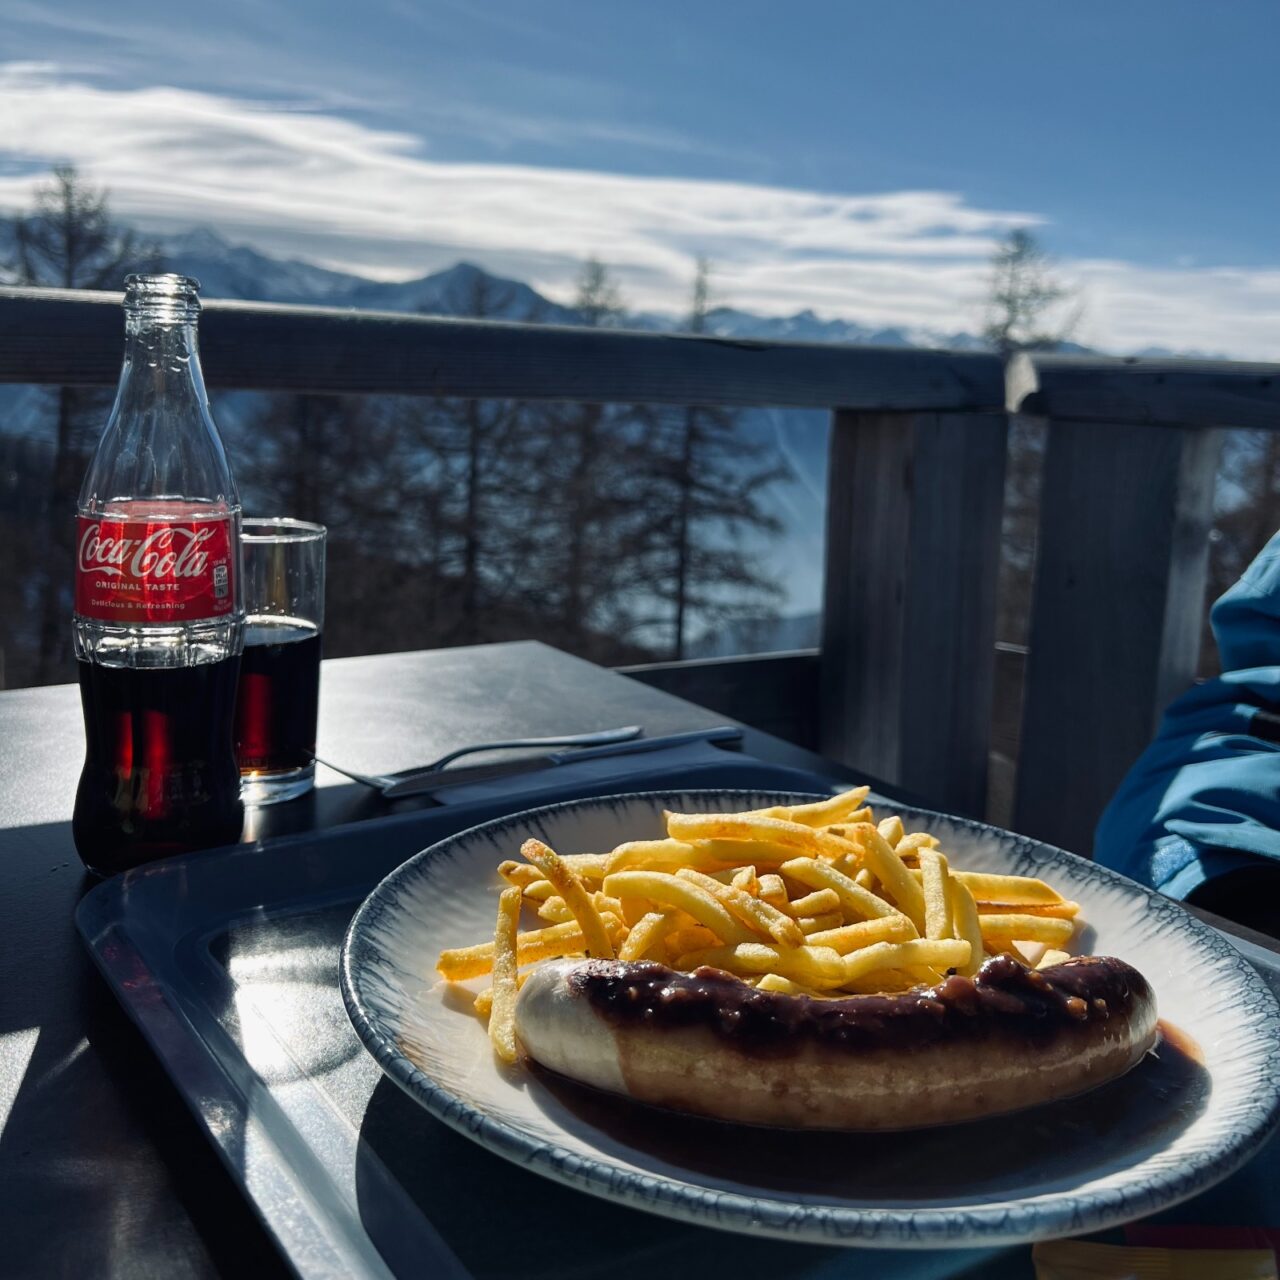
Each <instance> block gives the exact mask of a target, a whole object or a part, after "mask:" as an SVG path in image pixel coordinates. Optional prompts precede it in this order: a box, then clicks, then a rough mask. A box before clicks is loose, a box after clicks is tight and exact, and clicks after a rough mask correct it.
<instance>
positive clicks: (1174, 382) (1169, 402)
mask: <svg viewBox="0 0 1280 1280" xmlns="http://www.w3.org/2000/svg"><path fill="white" fill-rule="evenodd" d="M1008 385H1009V394H1008V408H1009V412H1010V413H1026V414H1032V415H1034V416H1037V417H1045V418H1058V419H1069V420H1071V421H1075V422H1130V423H1135V424H1140V425H1144V426H1148V425H1149V426H1179V427H1248V428H1256V427H1261V428H1264V429H1267V430H1275V429H1277V428H1280V364H1245V363H1241V362H1238V361H1232V360H1165V359H1149V358H1146V357H1138V356H1133V357H1126V358H1115V359H1109V358H1107V357H1105V356H1055V355H1048V354H1041V353H1039V352H1024V353H1023V354H1021V355H1017V356H1015V357H1014V358H1013V360H1011V361H1010V364H1009V374H1008Z"/></svg>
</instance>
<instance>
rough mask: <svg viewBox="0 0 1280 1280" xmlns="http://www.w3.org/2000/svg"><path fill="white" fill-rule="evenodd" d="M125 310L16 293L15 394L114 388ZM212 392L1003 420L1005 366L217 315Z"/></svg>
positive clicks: (265, 307)
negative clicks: (985, 412)
mask: <svg viewBox="0 0 1280 1280" xmlns="http://www.w3.org/2000/svg"><path fill="white" fill-rule="evenodd" d="M119 304H120V295H119V294H111V293H87V292H76V291H69V290H50V289H12V288H10V289H0V382H25V383H49V384H55V385H57V384H68V385H72V384H93V383H113V382H114V381H115V380H116V377H117V375H118V373H119V369H120V356H121V352H122V350H123V337H122V320H121V315H120V305H119ZM200 330H201V340H200V341H201V360H202V364H203V367H204V372H205V378H206V380H207V381H208V383H209V385H210V386H216V387H239V388H243V389H249V390H259V391H268V390H277V391H306V392H316V393H325V392H333V393H350V394H370V393H376V392H385V393H387V394H392V395H422V396H464V397H475V398H482V397H492V398H497V399H504V398H510V399H520V400H578V401H589V402H603V401H618V402H624V403H636V404H642V403H650V404H716V405H742V406H764V405H776V406H782V405H787V406H796V407H807V408H821V409H829V408H830V407H831V406H832V405H833V404H849V405H855V406H858V407H860V408H866V409H932V408H947V409H956V408H996V407H999V406H1000V405H1002V404H1003V403H1004V398H1005V388H1004V370H1003V366H1002V364H1001V362H1000V360H999V359H998V358H997V357H995V356H992V355H983V354H980V353H959V352H950V351H921V350H915V349H912V348H877V347H853V346H836V345H834V344H818V343H810V344H804V343H794V342H791V343H788V342H753V341H746V340H741V339H736V338H735V339H729V338H716V337H704V336H690V335H680V334H663V333H628V332H624V331H621V330H612V329H587V328H582V329H578V328H568V327H564V326H556V325H526V324H505V323H503V324H499V323H492V322H489V321H478V320H445V319H438V318H434V317H428V316H416V315H405V314H400V313H395V312H362V311H351V310H347V311H343V310H337V309H333V308H322V307H286V306H277V305H271V304H267V303H248V302H220V301H216V300H215V301H211V302H208V303H206V305H205V308H204V315H203V317H202V319H201V322H200Z"/></svg>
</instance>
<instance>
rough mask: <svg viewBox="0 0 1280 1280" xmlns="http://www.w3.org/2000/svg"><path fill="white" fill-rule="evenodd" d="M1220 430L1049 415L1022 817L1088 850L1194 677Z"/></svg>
mask: <svg viewBox="0 0 1280 1280" xmlns="http://www.w3.org/2000/svg"><path fill="white" fill-rule="evenodd" d="M1219 446H1220V434H1219V433H1218V432H1215V431H1209V430H1205V429H1200V428H1191V427H1156V426H1135V425H1132V424H1127V423H1125V424H1117V423H1097V422H1072V421H1066V420H1059V419H1055V420H1053V421H1052V422H1051V423H1050V428H1049V445H1048V450H1047V453H1046V456H1045V471H1044V488H1043V493H1042V498H1041V505H1040V547H1039V556H1038V566H1037V572H1036V585H1035V598H1034V603H1033V606H1032V616H1031V639H1030V655H1029V658H1028V665H1027V687H1026V694H1025V702H1024V715H1023V730H1022V754H1021V759H1020V761H1019V765H1018V783H1017V799H1016V803H1015V809H1014V825H1015V826H1016V828H1017V830H1019V831H1023V832H1025V833H1026V834H1028V835H1033V836H1038V837H1040V838H1041V839H1044V840H1049V841H1051V842H1053V843H1055V844H1058V845H1061V846H1062V847H1063V848H1066V849H1070V850H1071V851H1072V852H1073V853H1080V854H1084V855H1086V856H1087V855H1088V854H1089V853H1091V851H1092V849H1093V831H1094V827H1095V826H1096V825H1097V821H1098V818H1099V816H1100V815H1101V813H1102V810H1103V808H1104V807H1105V805H1106V803H1107V801H1108V800H1109V799H1110V797H1111V795H1112V793H1113V792H1114V791H1115V789H1116V787H1117V786H1118V785H1119V783H1120V780H1121V779H1122V778H1123V777H1124V774H1125V771H1126V770H1127V769H1128V768H1129V766H1130V765H1131V764H1132V763H1133V761H1134V760H1135V759H1136V758H1137V757H1138V755H1139V753H1140V752H1141V751H1142V749H1143V748H1144V747H1145V746H1146V745H1147V743H1148V742H1149V741H1150V740H1151V736H1152V733H1153V732H1154V730H1155V728H1156V725H1157V723H1158V721H1159V717H1160V715H1161V713H1162V712H1163V711H1164V708H1165V707H1166V706H1167V705H1168V703H1169V701H1170V699H1172V698H1173V697H1174V696H1175V695H1177V694H1178V693H1180V692H1181V691H1182V690H1183V689H1185V688H1187V686H1188V685H1189V684H1190V683H1191V680H1192V678H1193V677H1194V674H1195V669H1196V663H1197V660H1198V657H1199V652H1200V630H1201V626H1202V623H1203V619H1204V608H1205V576H1206V567H1207V563H1208V551H1209V530H1210V527H1211V524H1212V517H1213V488H1214V476H1215V473H1216V470H1217V461H1218V451H1219Z"/></svg>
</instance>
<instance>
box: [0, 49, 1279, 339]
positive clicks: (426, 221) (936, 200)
mask: <svg viewBox="0 0 1280 1280" xmlns="http://www.w3.org/2000/svg"><path fill="white" fill-rule="evenodd" d="M6 157H7V158H9V159H11V160H19V161H23V162H27V164H26V165H24V166H23V169H24V171H22V172H18V173H14V174H11V175H8V176H0V206H9V207H19V206H22V205H24V204H26V203H27V201H28V200H29V199H30V195H31V191H32V188H33V187H34V185H35V184H36V182H37V181H38V180H39V178H40V175H39V173H35V174H33V173H32V172H31V171H30V168H29V162H31V161H44V162H52V161H54V160H69V161H72V162H74V163H75V164H77V165H78V166H80V167H81V168H82V169H83V170H84V172H85V173H86V174H88V175H89V176H90V177H91V178H92V179H93V180H94V181H97V182H101V183H105V184H106V185H107V186H108V187H109V188H110V190H111V197H112V201H113V204H114V207H115V208H116V209H117V211H118V212H119V213H120V214H121V215H123V216H125V217H127V218H130V219H133V220H136V221H141V222H144V223H145V222H150V223H151V224H152V225H169V226H189V225H195V224H206V225H212V226H214V227H217V228H219V229H220V230H222V231H224V232H225V233H228V234H231V235H234V236H238V237H240V238H243V239H245V240H248V241H250V242H253V243H257V244H259V245H262V246H263V247H266V248H269V249H271V250H273V251H275V252H279V251H281V249H282V248H285V247H286V246H287V247H288V248H289V249H290V250H291V251H292V252H294V253H298V254H302V255H305V256H309V257H312V258H314V259H317V260H323V261H324V262H325V265H330V266H335V267H341V268H344V269H347V270H352V271H357V272H360V273H362V274H368V275H376V276H379V277H381V278H404V277H409V276H412V275H414V274H418V273H420V272H422V271H424V270H428V269H432V268H434V267H437V266H439V265H442V263H443V262H445V261H448V260H451V259H453V258H456V257H460V256H467V255H469V256H473V257H475V258H478V259H479V260H480V261H482V262H486V263H490V264H493V265H495V266H499V267H500V268H501V269H504V270H508V271H517V272H520V273H522V274H523V275H524V276H525V277H526V278H528V279H529V280H530V281H531V282H532V283H534V284H535V285H537V286H540V287H542V288H544V289H547V290H549V291H551V292H553V293H555V292H558V293H560V294H561V295H562V296H563V295H564V294H565V292H566V291H567V290H568V288H569V287H570V282H571V281H572V279H573V277H574V275H575V273H576V271H577V269H578V264H579V263H580V262H581V260H582V258H583V257H585V256H586V255H587V254H595V255H596V256H598V257H600V258H602V259H604V260H605V261H606V262H608V263H610V264H611V265H612V266H613V267H614V268H615V269H616V270H617V272H618V274H619V277H620V279H621V281H622V283H623V286H624V288H625V290H626V293H627V295H628V300H629V301H630V302H631V303H632V305H635V306H640V307H652V308H657V309H665V310H674V309H677V308H678V307H679V306H680V305H681V301H682V298H683V295H684V293H685V290H686V289H687V286H688V281H689V277H690V273H691V262H692V259H693V257H694V256H695V255H697V254H700V253H705V254H707V255H709V256H710V257H711V258H712V259H713V260H714V261H715V263H716V267H717V270H716V281H717V285H718V287H719V290H720V295H721V298H722V299H723V300H724V301H727V302H730V303H732V304H734V305H736V306H741V307H748V308H752V309H756V310H761V311H769V312H781V311H794V310H797V309H799V308H801V307H812V308H813V309H814V310H815V311H818V312H819V313H820V314H824V315H839V316H843V317H846V318H849V319H855V320H859V321H862V322H863V323H868V324H877V325H890V324H896V325H920V326H929V327H933V328H937V329H944V330H950V329H962V328H967V329H972V328H974V326H975V324H976V323H977V322H978V320H979V316H980V311H981V301H982V297H983V293H984V288H985V283H986V275H987V266H986V262H987V257H988V255H989V253H990V251H991V247H992V244H993V242H994V239H995V238H996V237H997V236H998V235H1000V234H1001V233H1002V232H1004V231H1006V230H1007V229H1009V228H1010V227H1014V226H1025V225H1034V224H1036V223H1038V222H1040V221H1042V219H1040V218H1039V217H1037V216H1036V215H1034V214H1032V213H1029V212H1019V211H1001V210H985V209H978V208H974V207H973V206H972V205H970V204H967V203H966V202H965V201H964V200H963V198H962V197H961V196H959V195H957V194H955V193H951V192H940V191H900V192H891V193H887V194H881V195H871V196H847V195H838V194H832V193H822V192H814V191H798V190H790V189H782V188H776V187H764V186H757V185H751V184H746V183H731V182H706V181H696V180H687V179H663V178H649V177H627V176H621V175H617V174H610V173H601V172H588V171H579V170H567V169H549V168H536V167H533V166H528V165H514V164H460V163H442V162H440V161H436V160H433V159H431V157H430V155H429V154H428V153H427V151H426V148H425V145H424V142H423V140H422V139H420V138H419V137H417V136H415V135H412V134H409V133H405V132H391V131H387V130H379V129H374V128H371V127H368V126H365V125H362V124H360V123H357V122H355V121H353V120H350V119H345V118H342V117H341V116H338V115H336V114H332V113H325V112H323V111H317V110H305V109H299V108H298V104H296V103H295V104H280V103H267V102H252V101H248V100H245V99H241V98H234V97H230V96H221V95H215V94H211V93H201V92H195V91H191V90H185V89H177V88H167V87H162V86H153V87H146V88H138V89H121V88H119V87H114V86H110V85H104V84H100V83H94V82H92V81H91V80H90V79H89V78H87V77H84V76H80V77H77V76H75V75H72V74H69V73H68V72H66V71H65V70H60V69H58V68H55V67H51V66H48V65H36V64H25V65H23V64H9V65H7V66H0V159H4V158H6ZM1062 274H1063V275H1064V276H1066V277H1068V278H1071V279H1073V280H1077V281H1078V282H1079V283H1080V284H1081V286H1082V287H1083V290H1084V293H1085V297H1086V302H1087V317H1088V322H1087V327H1088V332H1087V334H1086V335H1084V336H1086V337H1088V338H1089V339H1090V340H1091V341H1094V342H1096V343H1098V344H1100V345H1103V346H1105V347H1108V348H1114V349H1132V348H1134V347H1140V346H1145V345H1148V344H1160V345H1165V346H1170V347H1175V348H1185V347H1199V348H1204V349H1208V350H1215V351H1230V352H1232V353H1233V354H1236V355H1240V356H1251V357H1259V358H1265V357H1273V358H1274V357H1275V356H1277V355H1280V269H1277V270H1275V271H1259V272H1248V271H1240V270H1226V269H1212V268H1204V267H1201V268H1196V269H1190V268H1188V269H1176V268H1172V267H1171V268H1169V269H1168V270H1155V269H1148V268H1140V267H1136V266H1133V265H1132V264H1126V263H1123V262H1102V261H1090V262H1077V263H1064V264H1062Z"/></svg>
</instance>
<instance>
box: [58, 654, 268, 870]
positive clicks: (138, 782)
mask: <svg viewBox="0 0 1280 1280" xmlns="http://www.w3.org/2000/svg"><path fill="white" fill-rule="evenodd" d="M239 665H240V659H239V658H236V657H232V658H223V659H222V660H221V661H219V662H205V663H199V664H197V665H196V666H192V667H156V668H149V669H148V668H142V669H139V668H131V667H108V666H100V665H98V664H96V663H91V662H80V663H79V664H78V666H79V668H80V699H81V702H82V704H83V706H84V724H85V763H84V771H83V772H82V773H81V775H80V786H79V788H78V789H77V791H76V807H75V815H74V817H73V818H72V824H71V830H72V835H73V836H74V838H75V843H76V849H77V850H78V852H79V854H80V857H81V858H82V859H83V861H84V864H85V866H87V867H88V868H89V869H90V870H91V871H97V872H99V873H101V874H103V875H112V874H114V873H115V872H117V871H124V870H126V869H128V868H129V867H136V866H139V865H140V864H141V863H144V862H150V861H152V860H153V859H155V858H163V857H168V856H169V855H170V854H175V853H188V852H190V851H191V850H193V849H209V848H213V847H215V846H217V845H224V844H234V843H235V842H236V841H237V840H238V839H239V838H240V829H241V826H242V825H243V823H244V806H243V805H242V804H241V801H240V771H239V769H238V768H237V767H236V757H235V747H234V744H233V742H232V738H231V729H232V723H233V717H234V711H235V697H236V676H237V671H238V668H239Z"/></svg>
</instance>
